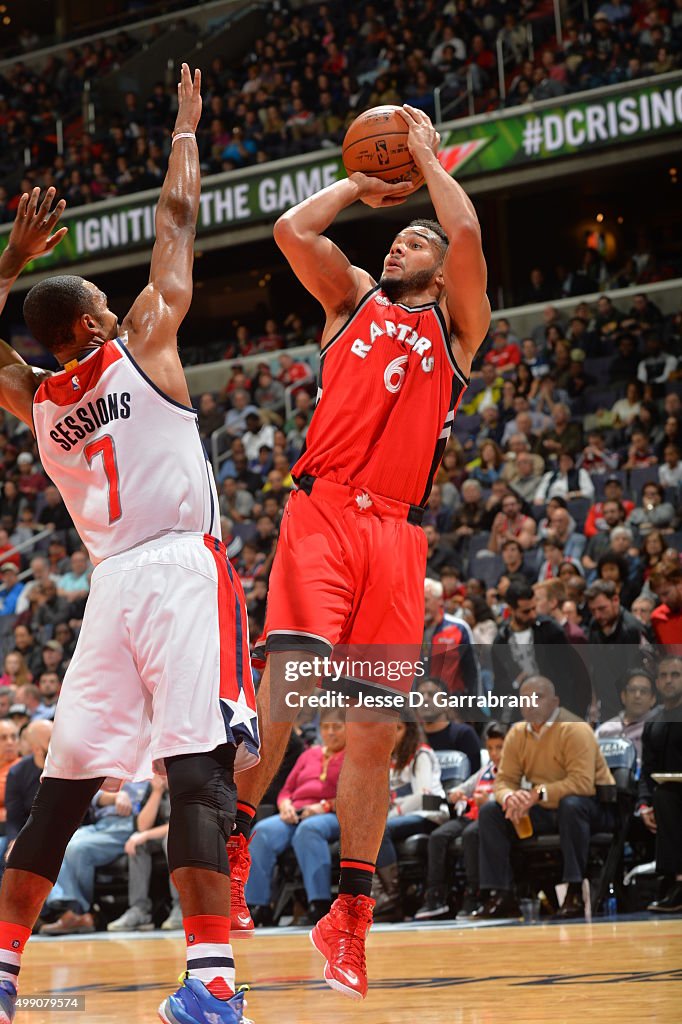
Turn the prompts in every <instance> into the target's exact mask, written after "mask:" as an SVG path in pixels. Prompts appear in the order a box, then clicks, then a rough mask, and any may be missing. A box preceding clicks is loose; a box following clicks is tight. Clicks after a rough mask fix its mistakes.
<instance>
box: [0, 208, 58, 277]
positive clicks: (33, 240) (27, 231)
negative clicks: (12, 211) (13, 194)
mask: <svg viewBox="0 0 682 1024" xmlns="http://www.w3.org/2000/svg"><path fill="white" fill-rule="evenodd" d="M56 194H57V190H56V189H54V188H48V190H47V192H46V193H45V198H44V199H43V201H42V203H40V206H39V205H38V200H39V199H40V189H39V188H34V189H33V191H32V192H31V194H30V196H29V194H28V192H24V194H23V195H22V197H21V199H20V200H19V206H18V207H17V215H16V217H15V219H14V226H13V228H12V233H11V234H10V236H9V242H8V245H7V250H6V253H7V258H8V259H9V260H11V262H12V263H16V266H17V273H19V272H20V271H21V270H22V269H23V267H24V266H25V265H26V264H27V263H29V262H30V261H31V260H34V259H37V258H38V257H39V256H45V255H46V254H47V253H49V252H52V250H53V249H54V247H55V246H56V245H59V243H60V242H61V240H62V238H63V237H64V235H65V234H66V232H67V231H68V228H66V227H63V228H60V229H59V230H58V231H55V232H54V234H53V231H54V229H55V227H56V226H57V223H58V222H59V218H60V217H61V215H62V214H63V212H64V210H65V209H66V202H65V200H64V199H60V200H59V202H58V203H57V204H56V206H55V207H54V209H51V207H52V203H53V201H54V197H55V195H56Z"/></svg>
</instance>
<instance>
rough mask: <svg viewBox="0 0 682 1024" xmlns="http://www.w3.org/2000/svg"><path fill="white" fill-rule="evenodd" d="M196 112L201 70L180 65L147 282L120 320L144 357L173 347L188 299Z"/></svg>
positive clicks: (197, 182)
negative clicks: (176, 99)
mask: <svg viewBox="0 0 682 1024" xmlns="http://www.w3.org/2000/svg"><path fill="white" fill-rule="evenodd" d="M200 117H201V72H200V71H199V70H198V69H197V70H196V71H195V72H194V77H193V78H192V75H191V73H190V69H189V67H188V65H187V64H183V65H182V72H181V80H180V82H179V84H178V115H177V118H176V121H175V129H174V131H173V143H172V147H171V154H170V159H169V161H168V170H167V172H166V177H165V180H164V183H163V188H162V189H161V195H160V197H159V203H158V206H157V208H156V242H155V244H154V249H153V252H152V262H151V269H150V273H149V284H148V285H147V287H146V288H145V290H144V291H143V292H142V293H141V295H140V296H139V298H138V299H137V300H136V302H135V303H134V305H133V307H132V309H131V310H130V312H129V313H128V316H127V317H126V318H125V320H124V322H123V329H124V330H126V331H127V332H128V340H129V345H130V348H131V351H132V352H133V354H134V355H135V357H136V358H137V359H139V360H141V361H142V362H143V363H144V360H145V358H146V357H148V356H150V355H154V354H157V353H158V352H159V351H161V350H163V349H164V348H167V347H170V348H172V349H173V350H175V348H176V340H175V339H176V334H177V331H178V328H179V326H180V324H181V323H182V321H183V320H184V318H185V316H186V314H187V310H188V309H189V306H190V303H191V301H192V267H193V263H194V236H195V233H196V223H197V216H198V213H199V195H200V191H201V172H200V167H199V151H198V147H197V142H196V129H197V125H198V124H199V118H200Z"/></svg>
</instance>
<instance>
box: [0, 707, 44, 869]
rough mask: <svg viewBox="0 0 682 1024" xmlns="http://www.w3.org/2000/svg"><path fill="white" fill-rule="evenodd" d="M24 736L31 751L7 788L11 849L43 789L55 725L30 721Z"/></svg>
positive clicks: (12, 770)
mask: <svg viewBox="0 0 682 1024" xmlns="http://www.w3.org/2000/svg"><path fill="white" fill-rule="evenodd" d="M24 734H25V737H26V741H27V743H28V745H29V747H30V751H31V752H30V754H27V755H26V756H25V757H22V758H21V759H20V760H19V761H18V762H17V763H16V764H14V765H13V766H12V767H11V768H10V770H9V772H8V774H7V783H6V787H5V808H6V811H7V820H6V833H5V834H6V837H7V842H8V850H9V846H10V845H11V844H12V843H13V842H14V840H15V839H16V838H17V836H18V835H19V833H20V832H21V830H22V828H23V827H24V825H25V824H26V822H27V821H28V816H29V814H30V813H31V807H32V806H33V801H34V800H35V797H36V794H37V792H38V787H39V786H40V777H41V775H42V774H43V769H44V767H45V758H46V757H47V748H48V746H49V744H50V736H51V735H52V722H30V723H29V725H28V726H27V727H26V729H25V733H24Z"/></svg>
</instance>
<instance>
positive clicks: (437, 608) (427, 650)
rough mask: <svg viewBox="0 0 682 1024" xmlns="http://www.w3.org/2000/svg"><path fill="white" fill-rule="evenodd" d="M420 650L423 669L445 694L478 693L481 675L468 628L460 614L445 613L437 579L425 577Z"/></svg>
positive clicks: (440, 586)
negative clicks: (441, 684) (445, 691)
mask: <svg viewBox="0 0 682 1024" xmlns="http://www.w3.org/2000/svg"><path fill="white" fill-rule="evenodd" d="M422 652H423V653H424V662H425V669H426V671H427V672H428V673H429V675H431V676H432V677H435V678H438V679H439V680H440V682H441V683H443V684H444V685H445V688H446V689H447V691H448V693H468V694H474V695H475V694H478V692H479V689H480V685H479V684H480V676H479V669H478V662H477V659H476V649H475V647H474V638H473V635H472V632H471V629H470V628H469V626H468V625H467V623H466V622H465V621H464V619H462V618H461V617H460V616H459V615H448V614H446V611H445V603H444V587H443V584H442V583H441V582H440V581H439V580H431V579H425V580H424V639H423V641H422Z"/></svg>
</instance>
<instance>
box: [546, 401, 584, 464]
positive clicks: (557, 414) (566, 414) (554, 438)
mask: <svg viewBox="0 0 682 1024" xmlns="http://www.w3.org/2000/svg"><path fill="white" fill-rule="evenodd" d="M552 418H553V420H554V426H553V427H549V428H548V429H547V430H544V431H543V432H542V434H541V435H540V441H539V443H538V447H537V451H538V454H539V455H542V457H543V459H545V461H547V459H550V458H553V457H555V456H556V457H558V458H560V457H561V455H562V454H564V453H567V454H570V455H572V456H574V457H575V456H577V454H578V452H579V451H580V450H581V449H582V446H583V444H582V442H583V438H582V434H583V432H582V428H581V426H580V424H579V423H573V422H571V410H570V409H569V407H568V406H567V405H566V404H565V403H564V402H557V403H556V404H554V405H553V407H552Z"/></svg>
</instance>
